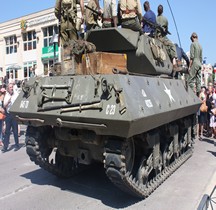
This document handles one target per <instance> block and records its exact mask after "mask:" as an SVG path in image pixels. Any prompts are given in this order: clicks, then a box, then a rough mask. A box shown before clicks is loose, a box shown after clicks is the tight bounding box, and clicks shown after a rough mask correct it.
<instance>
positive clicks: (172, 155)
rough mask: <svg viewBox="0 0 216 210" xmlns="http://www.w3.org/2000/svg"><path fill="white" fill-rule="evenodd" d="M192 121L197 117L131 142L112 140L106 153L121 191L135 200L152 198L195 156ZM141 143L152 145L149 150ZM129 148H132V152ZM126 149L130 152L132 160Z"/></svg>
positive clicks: (108, 169) (109, 173)
mask: <svg viewBox="0 0 216 210" xmlns="http://www.w3.org/2000/svg"><path fill="white" fill-rule="evenodd" d="M192 119H193V116H189V117H185V118H184V119H181V120H177V121H176V122H173V123H171V124H167V125H164V126H161V127H160V128H156V129H154V130H151V131H148V132H146V133H144V134H142V135H139V136H138V138H137V137H136V136H134V137H133V138H130V139H127V140H122V139H120V138H119V139H118V138H115V140H114V139H112V138H110V139H108V141H107V144H106V145H105V153H104V167H105V170H106V174H107V176H108V177H109V178H110V180H111V181H112V182H113V183H114V184H115V185H116V186H117V187H119V188H120V189H122V190H123V191H126V192H127V193H129V194H132V195H133V196H136V197H141V198H145V197H147V196H149V195H150V194H151V193H152V192H153V191H154V190H155V189H156V188H157V187H158V186H159V185H160V184H161V183H162V182H163V181H164V180H165V179H166V178H168V177H169V176H170V175H171V174H172V173H173V172H174V171H175V170H176V169H177V168H179V167H180V165H181V164H183V163H184V162H185V161H186V160H187V159H188V158H189V157H190V156H191V155H192V146H191V139H189V138H192V136H193V133H192V130H193V129H192V126H193V120H192ZM165 131H166V132H165ZM165 134H166V135H165ZM140 136H142V138H143V139H142V140H140ZM182 141H183V142H184V144H183V143H182ZM130 142H131V143H130ZM132 142H133V143H132ZM141 143H143V144H145V145H148V146H147V148H146V147H145V148H142V147H141V146H139V144H141ZM132 145H135V148H133V146H132ZM129 146H131V147H132V148H131V149H128V147H129ZM125 148H127V151H130V155H129V156H128V157H127V154H128V153H127V152H126V150H125ZM140 148H142V149H140ZM140 150H142V152H143V153H142V152H141V151H140ZM132 151H135V154H134V158H133V160H134V163H133V164H132V162H131V158H130V157H131V154H132ZM137 151H138V152H137ZM129 158H130V164H129V165H130V167H128V162H129ZM132 165H133V168H131V166H132Z"/></svg>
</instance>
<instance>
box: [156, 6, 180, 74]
mask: <svg viewBox="0 0 216 210" xmlns="http://www.w3.org/2000/svg"><path fill="white" fill-rule="evenodd" d="M156 22H157V24H159V25H160V26H161V27H162V28H163V29H164V31H161V30H159V31H157V36H158V39H159V40H161V42H163V44H164V45H165V47H166V51H167V53H168V55H169V57H170V59H171V61H172V64H173V69H174V70H178V69H177V53H176V47H175V45H174V44H173V43H172V42H171V41H170V40H169V39H168V38H167V36H166V35H167V33H168V20H167V18H166V17H165V16H163V6H162V5H161V4H160V5H159V6H158V16H157V19H156Z"/></svg>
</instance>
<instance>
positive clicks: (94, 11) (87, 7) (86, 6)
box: [85, 5, 101, 16]
mask: <svg viewBox="0 0 216 210" xmlns="http://www.w3.org/2000/svg"><path fill="white" fill-rule="evenodd" d="M85 8H86V9H89V10H91V11H92V12H93V13H95V14H96V15H98V16H100V15H101V13H100V12H98V11H96V10H94V9H92V8H91V7H89V6H88V5H85Z"/></svg>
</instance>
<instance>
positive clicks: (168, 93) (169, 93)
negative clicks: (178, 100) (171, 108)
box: [164, 84, 175, 103]
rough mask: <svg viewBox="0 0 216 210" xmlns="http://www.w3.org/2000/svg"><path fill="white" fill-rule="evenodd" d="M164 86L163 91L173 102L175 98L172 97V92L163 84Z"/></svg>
mask: <svg viewBox="0 0 216 210" xmlns="http://www.w3.org/2000/svg"><path fill="white" fill-rule="evenodd" d="M164 87H165V90H164V91H165V93H166V94H167V95H168V96H169V99H170V101H171V103H172V102H175V99H174V98H173V96H172V94H171V90H169V89H167V86H166V85H165V84H164Z"/></svg>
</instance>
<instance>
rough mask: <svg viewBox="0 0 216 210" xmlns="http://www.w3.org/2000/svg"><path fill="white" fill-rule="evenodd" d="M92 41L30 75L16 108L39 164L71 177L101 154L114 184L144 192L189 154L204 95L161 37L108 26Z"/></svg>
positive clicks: (96, 32) (134, 192)
mask: <svg viewBox="0 0 216 210" xmlns="http://www.w3.org/2000/svg"><path fill="white" fill-rule="evenodd" d="M87 41H88V42H86V41H77V42H75V41H72V42H71V43H68V45H66V46H64V47H63V49H62V56H61V60H62V62H61V63H56V65H55V66H54V68H53V75H54V76H46V77H40V78H30V79H29V81H28V82H26V83H25V84H24V85H23V88H22V89H23V91H22V92H21V93H20V94H19V96H18V98H17V100H16V101H15V103H14V105H13V107H12V108H11V113H12V114H13V115H14V117H15V118H16V119H17V120H18V122H19V123H20V124H25V125H27V126H28V128H27V132H26V151H27V154H28V155H29V157H30V159H31V160H32V161H34V162H35V164H37V165H39V166H40V167H41V168H44V169H45V170H47V171H49V172H50V173H52V174H55V175H57V176H60V177H71V176H73V175H74V174H75V173H79V172H80V171H81V170H87V168H88V167H86V166H89V165H91V164H93V163H95V162H99V163H101V164H103V165H104V168H105V173H106V175H107V176H108V177H109V179H110V180H111V181H112V182H113V183H114V184H115V185H116V186H117V187H119V188H120V189H122V190H123V191H125V192H127V193H129V194H131V195H133V196H136V197H140V198H146V197H147V196H149V195H150V194H151V193H152V192H153V191H154V190H155V189H156V188H157V187H158V186H159V185H160V184H161V183H163V182H164V180H165V179H166V178H168V177H169V176H170V175H171V174H172V173H173V172H174V171H175V170H176V169H177V168H179V167H180V165H182V164H183V163H184V162H185V161H186V160H187V159H188V158H189V157H190V156H191V155H192V148H193V147H192V141H193V139H194V138H195V130H196V129H195V125H196V112H197V110H198V109H199V106H200V100H199V99H198V97H197V96H196V95H195V94H194V93H193V91H192V90H191V89H190V88H188V87H187V86H186V84H185V82H184V81H183V80H179V79H173V77H172V76H170V75H171V74H172V72H173V66H172V63H171V62H170V59H169V57H168V55H167V52H166V50H165V47H164V45H163V44H162V43H161V42H160V41H159V40H157V39H154V38H151V37H148V36H146V35H141V36H140V35H139V33H137V32H134V31H131V30H129V29H121V28H116V29H115V28H110V29H100V30H93V31H92V32H91V33H90V34H89V36H88V40H87ZM95 49H96V51H95ZM51 157H52V159H51Z"/></svg>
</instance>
